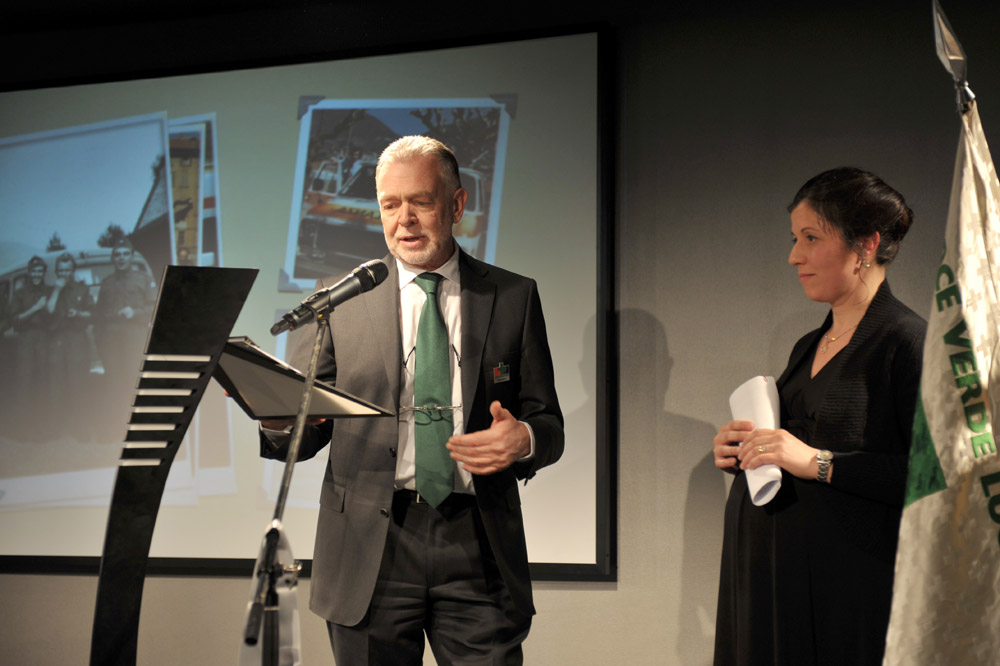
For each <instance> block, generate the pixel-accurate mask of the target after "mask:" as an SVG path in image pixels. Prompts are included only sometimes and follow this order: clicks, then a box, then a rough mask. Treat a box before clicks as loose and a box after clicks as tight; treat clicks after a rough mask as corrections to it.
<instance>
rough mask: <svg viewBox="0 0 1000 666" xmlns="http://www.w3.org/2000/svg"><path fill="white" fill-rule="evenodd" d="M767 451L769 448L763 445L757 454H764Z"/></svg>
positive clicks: (759, 447)
mask: <svg viewBox="0 0 1000 666" xmlns="http://www.w3.org/2000/svg"><path fill="white" fill-rule="evenodd" d="M765 451H767V447H766V446H764V445H763V444H761V445H760V446H758V447H757V453H764V452H765Z"/></svg>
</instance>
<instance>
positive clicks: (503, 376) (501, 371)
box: [493, 363, 510, 384]
mask: <svg viewBox="0 0 1000 666" xmlns="http://www.w3.org/2000/svg"><path fill="white" fill-rule="evenodd" d="M509 381H510V366H509V365H507V364H505V363H501V364H499V365H498V366H497V367H495V368H493V383H494V384H501V383H503V382H509Z"/></svg>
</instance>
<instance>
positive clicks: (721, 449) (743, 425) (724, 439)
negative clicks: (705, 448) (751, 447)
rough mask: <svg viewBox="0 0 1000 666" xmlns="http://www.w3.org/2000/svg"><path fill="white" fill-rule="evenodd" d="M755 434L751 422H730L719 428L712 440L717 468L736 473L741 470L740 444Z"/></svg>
mask: <svg viewBox="0 0 1000 666" xmlns="http://www.w3.org/2000/svg"><path fill="white" fill-rule="evenodd" d="M751 432H753V423H751V422H750V421H730V422H729V423H727V424H726V425H724V426H722V427H721V428H719V432H718V433H717V434H716V435H715V437H714V438H712V452H713V453H714V454H715V466H716V467H718V468H719V469H723V470H726V471H727V472H732V473H734V474H735V473H736V471H737V469H738V468H739V464H740V461H739V458H738V457H737V456H739V453H740V443H741V442H742V441H743V440H744V439H745V438H746V437H747V436H748V435H749V434H750V433H751Z"/></svg>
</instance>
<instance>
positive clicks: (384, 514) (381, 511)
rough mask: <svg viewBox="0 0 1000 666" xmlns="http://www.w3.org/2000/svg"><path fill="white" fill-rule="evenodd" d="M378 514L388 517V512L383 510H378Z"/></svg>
mask: <svg viewBox="0 0 1000 666" xmlns="http://www.w3.org/2000/svg"><path fill="white" fill-rule="evenodd" d="M378 512H379V513H381V514H382V515H383V516H388V515H389V512H388V511H386V510H385V509H379V510H378Z"/></svg>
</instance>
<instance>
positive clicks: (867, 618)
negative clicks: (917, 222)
mask: <svg viewBox="0 0 1000 666" xmlns="http://www.w3.org/2000/svg"><path fill="white" fill-rule="evenodd" d="M789 212H790V213H791V222H792V243H793V245H792V251H791V253H790V255H789V257H788V263H789V264H791V265H792V266H793V267H794V268H795V269H796V272H797V273H798V279H799V282H801V284H802V288H803V289H804V290H805V293H806V296H808V297H809V298H810V299H812V300H814V301H818V302H822V303H829V305H830V313H829V314H828V315H827V317H826V320H825V321H824V322H823V324H822V326H820V327H819V328H818V329H816V330H814V331H812V332H811V333H808V334H806V335H805V336H804V337H803V338H802V339H800V340H799V341H798V342H797V343H796V344H795V347H794V348H793V349H792V353H791V356H790V358H789V361H788V367H787V368H786V369H785V371H784V373H782V375H781V377H780V378H779V379H778V382H777V384H778V392H779V395H780V396H781V428H780V429H778V430H764V429H760V430H755V429H754V426H753V424H752V423H750V422H747V421H731V422H729V423H727V424H726V425H724V426H722V427H721V428H720V429H719V432H718V434H717V435H716V436H715V439H714V440H713V447H714V454H715V464H716V466H717V467H719V468H720V469H723V470H725V471H728V472H732V473H735V474H736V478H735V479H734V481H733V485H732V489H731V490H730V494H729V500H728V501H727V504H726V514H725V538H724V543H723V555H722V569H721V575H720V584H719V606H718V615H717V621H716V639H715V664H716V666H734V665H738V666H743V665H748V666H749V665H752V666H756V665H758V664H781V665H788V666H810V665H813V664H816V665H830V666H834V665H836V666H844V665H850V666H859V665H866V664H872V665H878V664H881V663H882V653H883V651H884V649H885V632H886V628H887V627H888V622H889V608H890V598H891V595H892V578H893V568H894V564H895V552H896V539H897V533H898V529H899V518H900V514H901V512H902V507H903V497H904V488H905V484H906V469H907V458H908V453H909V447H910V432H911V429H912V425H913V416H914V409H915V407H916V400H917V391H918V388H919V384H920V369H921V356H922V351H923V339H924V334H925V332H926V323H925V322H924V320H923V319H921V318H920V317H919V316H918V315H917V314H915V313H914V312H913V311H912V310H910V309H909V308H907V307H906V306H905V305H903V304H902V303H901V302H899V301H898V300H896V299H895V298H894V297H893V295H892V293H891V291H890V290H889V285H888V283H887V282H886V280H885V273H886V268H885V267H886V265H887V264H888V263H889V262H891V261H892V259H893V258H894V257H895V255H896V252H897V251H898V249H899V243H900V241H901V240H902V238H903V236H904V235H905V234H906V231H907V229H908V228H909V226H910V224H911V222H912V218H913V214H912V211H911V210H910V209H909V207H907V205H906V202H905V201H904V199H903V197H902V196H901V195H900V194H899V193H898V192H896V191H895V190H894V189H892V188H891V187H889V186H888V185H886V184H885V183H884V182H883V181H882V180H881V179H879V178H878V177H877V176H875V175H873V174H871V173H868V172H865V171H861V170H859V169H853V168H838V169H833V170H830V171H826V172H823V173H821V174H819V175H818V176H816V177H815V178H813V179H811V180H810V181H809V182H807V183H806V184H805V185H803V186H802V188H801V189H800V190H799V192H798V194H796V196H795V199H794V200H793V201H792V204H791V205H790V206H789ZM768 463H774V464H776V465H778V466H779V467H780V468H781V469H782V486H781V491H780V492H779V493H778V495H777V496H776V497H775V498H774V500H772V501H771V502H770V503H769V504H767V505H765V506H763V507H757V506H754V505H753V504H752V503H751V502H750V498H749V496H748V493H747V486H746V480H745V475H744V474H743V471H744V470H746V469H753V468H755V467H758V466H760V465H765V464H768Z"/></svg>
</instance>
